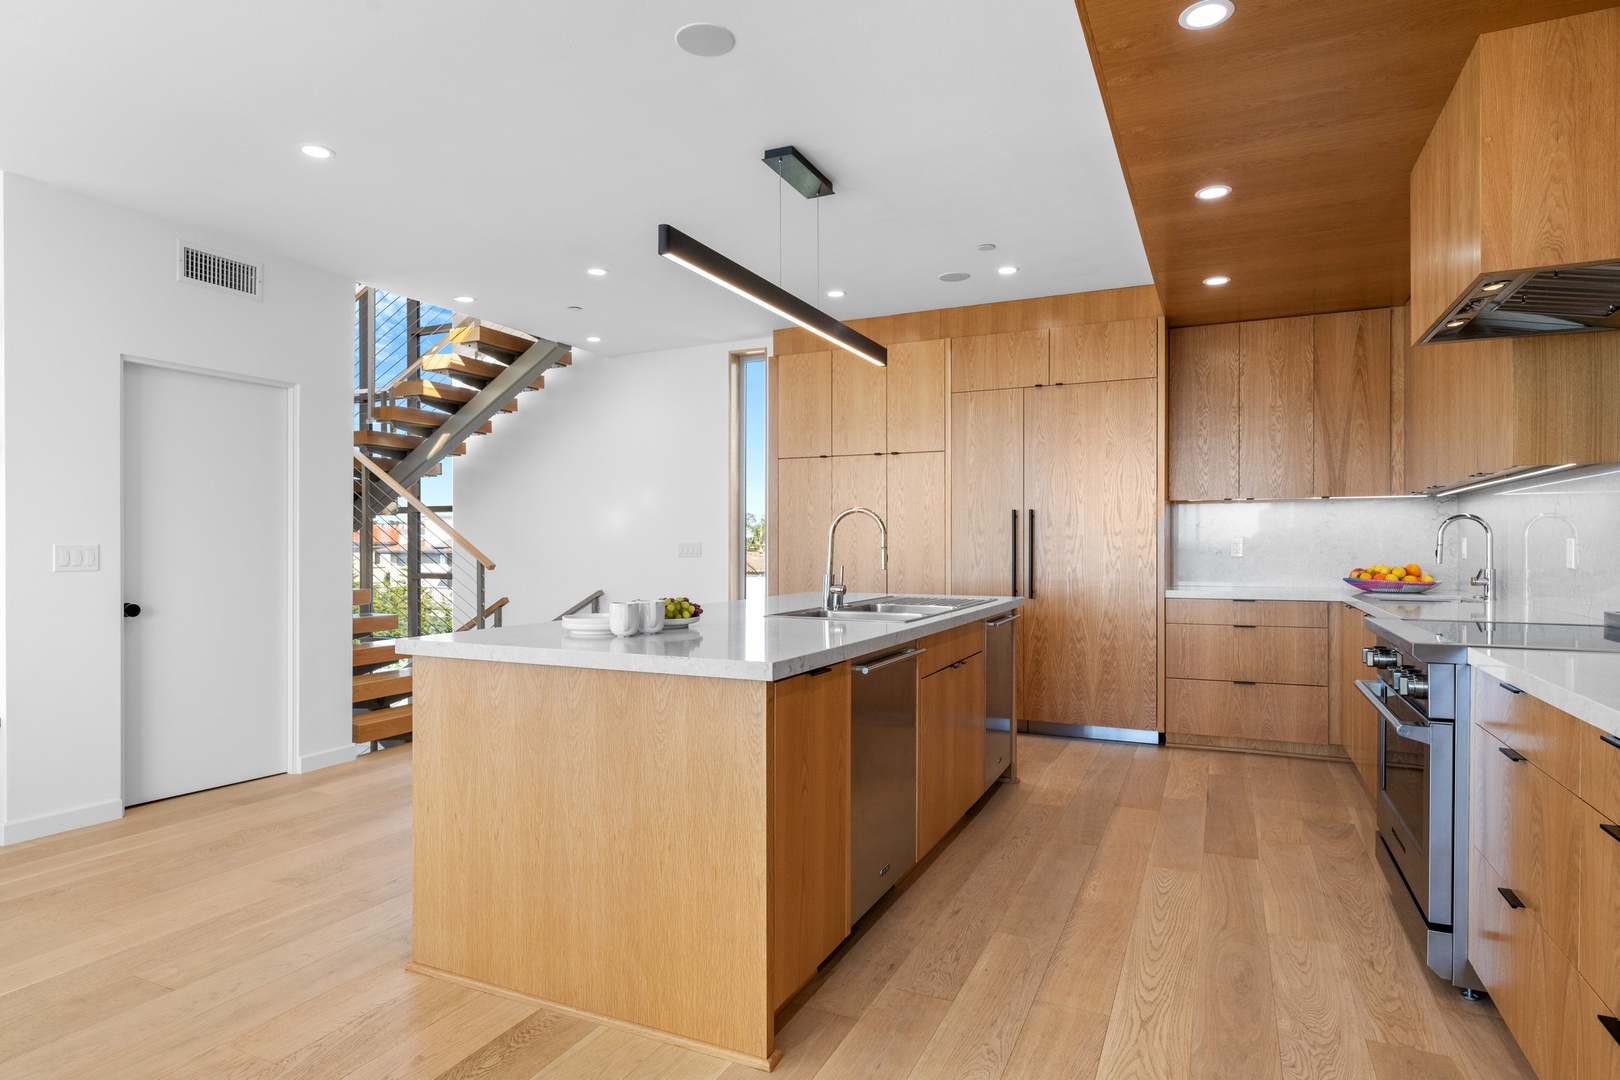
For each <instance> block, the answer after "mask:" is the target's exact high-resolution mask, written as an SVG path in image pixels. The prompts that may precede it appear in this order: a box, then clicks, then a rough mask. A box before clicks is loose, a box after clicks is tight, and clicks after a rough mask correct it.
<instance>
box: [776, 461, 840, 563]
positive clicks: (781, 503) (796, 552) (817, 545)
mask: <svg viewBox="0 0 1620 1080" xmlns="http://www.w3.org/2000/svg"><path fill="white" fill-rule="evenodd" d="M774 502H775V504H776V520H775V521H772V522H770V523H769V524H768V525H767V526H766V530H765V536H766V543H767V546H768V548H769V552H770V555H769V564H768V566H767V570H768V571H769V578H770V589H771V592H772V594H781V593H798V592H820V591H821V584H822V582H821V576H822V572H823V569H824V568H825V566H826V560H827V547H826V540H825V537H826V535H827V524H828V522H829V521H831V520H832V459H831V458H822V457H812V458H782V459H781V460H779V461H778V462H777V463H776V493H775V496H774Z"/></svg>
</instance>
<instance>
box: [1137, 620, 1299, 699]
mask: <svg viewBox="0 0 1620 1080" xmlns="http://www.w3.org/2000/svg"><path fill="white" fill-rule="evenodd" d="M1165 675H1166V676H1167V677H1168V678H1172V679H1208V680H1212V681H1215V682H1231V681H1233V680H1234V679H1236V680H1242V681H1246V682H1270V683H1292V684H1294V685H1297V686H1326V685H1327V677H1328V632H1327V631H1326V630H1316V629H1310V628H1306V627H1297V626H1247V627H1245V626H1214V625H1197V626H1195V625H1188V624H1183V625H1172V626H1166V627H1165Z"/></svg>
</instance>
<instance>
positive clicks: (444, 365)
mask: <svg viewBox="0 0 1620 1080" xmlns="http://www.w3.org/2000/svg"><path fill="white" fill-rule="evenodd" d="M422 370H423V371H443V372H447V373H448V374H450V375H453V376H455V377H457V378H463V379H483V380H485V381H486V382H487V381H488V380H490V379H493V378H495V376H497V375H499V374H500V373H501V372H503V371H505V370H506V365H505V364H496V363H491V362H490V361H488V360H475V359H473V358H472V357H470V356H457V355H456V354H454V353H449V354H446V353H439V354H438V355H437V356H430V357H428V358H427V359H426V360H423V361H422Z"/></svg>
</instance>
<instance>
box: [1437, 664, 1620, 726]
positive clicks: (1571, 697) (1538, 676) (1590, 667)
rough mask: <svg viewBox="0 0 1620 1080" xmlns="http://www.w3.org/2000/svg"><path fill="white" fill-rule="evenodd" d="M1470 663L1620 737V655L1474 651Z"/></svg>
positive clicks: (1532, 695) (1554, 706)
mask: <svg viewBox="0 0 1620 1080" xmlns="http://www.w3.org/2000/svg"><path fill="white" fill-rule="evenodd" d="M1468 662H1469V663H1470V664H1472V665H1473V666H1474V667H1475V668H1477V669H1479V670H1480V671H1482V672H1484V673H1485V674H1487V675H1490V676H1492V677H1493V678H1496V679H1500V680H1501V681H1502V682H1505V683H1511V684H1512V685H1514V686H1516V687H1518V688H1519V689H1520V690H1523V691H1524V692H1525V693H1527V694H1529V695H1530V696H1531V697H1534V698H1538V699H1540V700H1542V701H1545V702H1546V703H1547V704H1548V705H1551V706H1552V707H1553V708H1555V709H1562V710H1563V711H1564V712H1567V713H1569V714H1570V715H1571V716H1573V717H1575V718H1576V719H1577V720H1584V721H1585V722H1586V723H1588V724H1591V725H1592V726H1593V727H1595V728H1599V729H1601V730H1603V731H1605V732H1608V733H1609V734H1610V735H1617V736H1620V653H1575V652H1557V651H1554V650H1550V649H1548V650H1538V649H1469V650H1468Z"/></svg>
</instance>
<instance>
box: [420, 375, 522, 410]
mask: <svg viewBox="0 0 1620 1080" xmlns="http://www.w3.org/2000/svg"><path fill="white" fill-rule="evenodd" d="M394 392H395V393H396V394H398V395H399V396H400V397H414V398H421V399H422V400H423V401H453V402H455V403H456V404H458V405H465V404H466V403H467V402H469V401H471V400H472V399H473V396H474V395H475V394H477V393H478V391H476V390H474V389H473V388H472V387H470V386H453V385H451V384H450V383H442V382H433V381H431V380H429V379H407V380H405V381H404V382H402V383H400V384H399V385H398V386H396V387H394ZM501 412H507V413H509V412H517V402H516V401H508V402H507V403H506V404H505V405H502V406H501Z"/></svg>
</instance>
